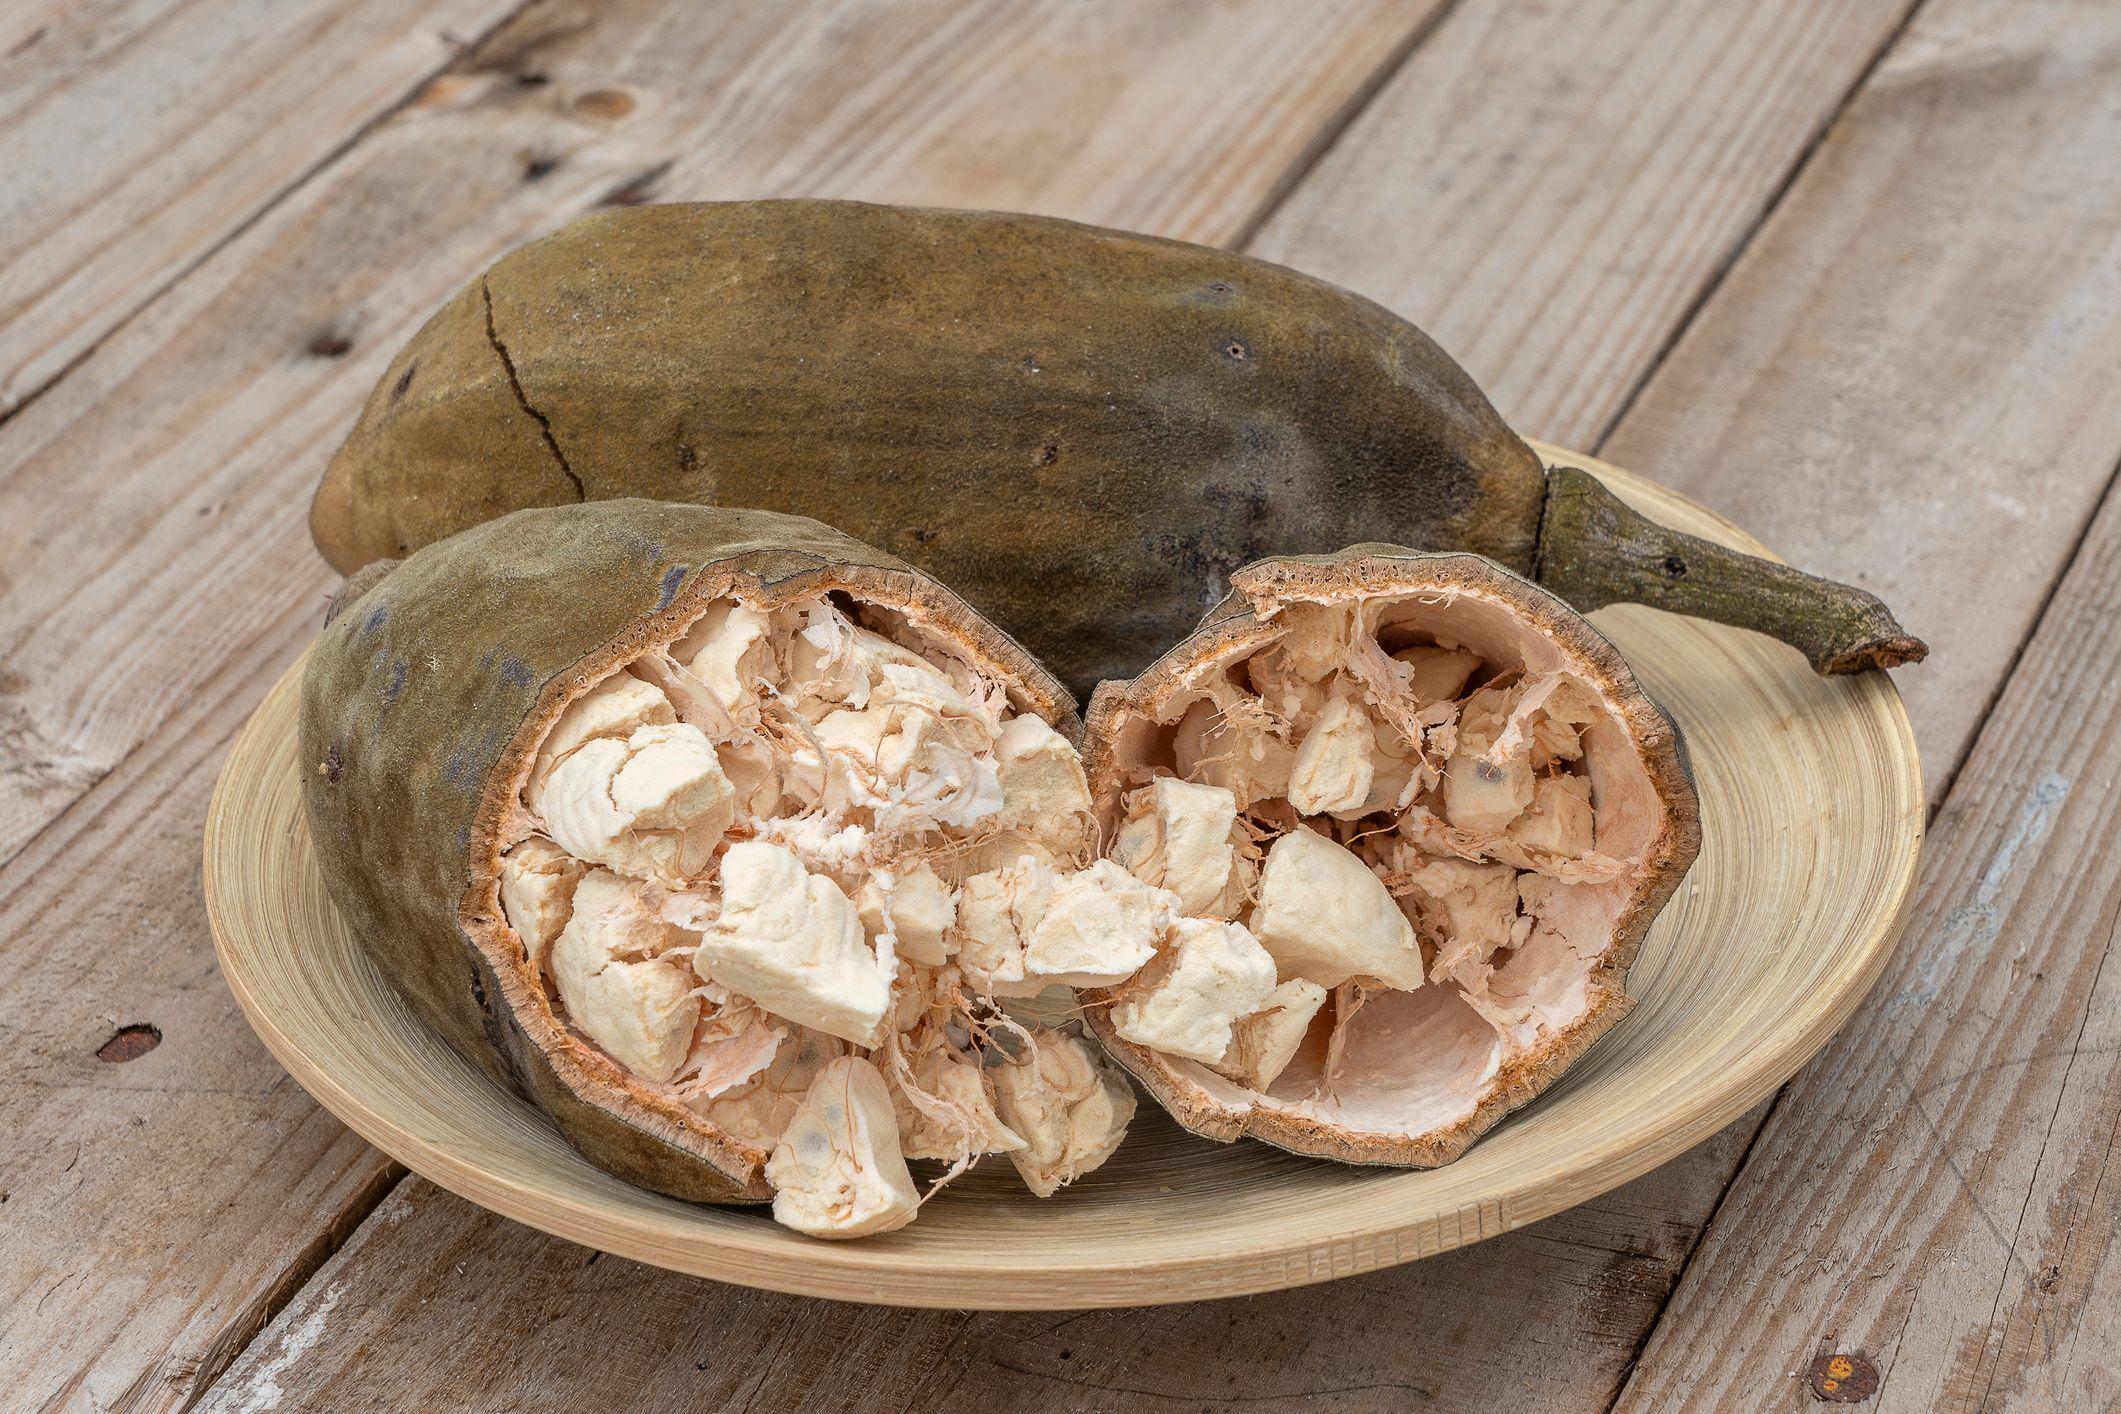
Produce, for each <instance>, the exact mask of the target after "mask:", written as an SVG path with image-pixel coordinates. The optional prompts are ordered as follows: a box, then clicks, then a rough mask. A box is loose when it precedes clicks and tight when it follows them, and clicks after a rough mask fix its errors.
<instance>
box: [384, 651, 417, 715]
mask: <svg viewBox="0 0 2121 1414" xmlns="http://www.w3.org/2000/svg"><path fill="white" fill-rule="evenodd" d="M411 672H412V664H410V663H407V662H405V661H403V660H400V661H398V662H395V663H392V664H391V665H390V681H389V682H387V683H385V684H384V685H383V702H384V705H385V706H388V705H389V704H391V703H393V702H395V701H397V700H398V694H399V693H401V692H403V691H404V690H405V679H406V676H407V675H408V674H410V673H411Z"/></svg>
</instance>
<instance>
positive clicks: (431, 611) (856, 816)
mask: <svg viewBox="0 0 2121 1414" xmlns="http://www.w3.org/2000/svg"><path fill="white" fill-rule="evenodd" d="M1079 735H1080V722H1079V720H1078V719H1077V717H1076V715H1075V711H1074V708H1073V705H1072V703H1071V702H1070V700H1069V699H1068V697H1067V695H1066V693H1065V692H1064V691H1063V689H1062V688H1061V686H1060V684H1059V683H1058V682H1056V681H1055V680H1054V679H1053V678H1052V677H1051V676H1050V675H1048V674H1047V673H1046V671H1045V670H1044V669H1043V668H1041V667H1039V665H1038V664H1037V663H1036V662H1034V661H1033V660H1032V659H1031V658H1030V656H1029V655H1027V654H1026V653H1025V652H1024V651H1023V649H1021V648H1020V647H1018V646H1017V644H1016V643H1015V642H1014V641H1013V640H1011V639H1010V638H1008V637H1007V636H1006V635H1004V634H1002V633H1000V632H998V631H997V630H995V629H994V628H993V627H992V626H991V625H989V624H988V623H987V622H986V621H985V620H984V619H982V618H980V617H979V616H978V615H977V614H975V613H974V612H973V611H972V610H970V609H969V608H967V607H966V605H965V604H964V602H963V601H961V600H960V599H958V598H957V597H956V595H954V594H952V593H951V592H950V591H949V590H947V589H945V588H943V587H942V586H940V585H938V584H937V583H936V582H935V581H933V580H931V579H929V578H928V577H927V576H926V575H923V574H921V573H920V572H918V571H916V570H913V569H911V568H909V567H908V566H906V565H905V564H904V563H902V562H900V561H899V560H897V559H895V558H893V557H892V556H890V555H887V554H884V553H882V552H880V551H878V550H875V549H873V548H871V547H870V546H867V545H864V544H862V543H860V542H859V541H855V540H852V539H850V538H848V537H847V536H845V535H842V534H840V533H839V532H837V531H834V530H831V529H829V528H827V527H825V526H823V525H820V524H818V523H816V522H814V521H808V520H803V519H800V518H798V517H792V516H785V515H776V514H773V513H770V512H764V511H739V510H723V509H715V508H707V507H699V506H680V505H669V504H662V503H655V502H648V501H640V500H615V501H605V502H598V503H595V504H591V505H580V506H569V507H561V508H555V509H547V510H529V511H522V512H518V513H516V514H514V515H510V516H507V517H505V518H502V519H500V520H496V521H492V522H488V523H486V524H484V525H481V526H477V527H475V528H473V529H471V530H468V531H465V532H464V533H462V534H460V535H457V536H454V537H451V538H449V539H446V540H443V541H440V542H437V543H436V544H434V545H431V546H429V547H427V548H425V549H423V550H420V551H418V552H416V553H415V554H413V555H412V556H411V557H410V558H408V559H406V560H405V561H403V562H402V563H399V564H397V565H395V566H394V567H391V568H389V569H388V571H387V572H382V573H375V574H370V575H367V576H364V579H363V582H361V583H357V584H353V585H350V586H349V588H348V590H347V592H346V593H345V594H343V595H342V596H341V600H340V602H339V604H338V606H337V608H336V610H335V614H334V617H333V619H332V621H331V622H330V623H329V625H328V626H327V628H326V630H325V632H324V634H323V636H322V637H321V638H320V640H319V641H318V643H317V645H316V647H315V649H314V650H313V652H312V655H311V658H310V662H309V665H308V668H307V669H306V676H305V679H304V683H303V702H302V750H303V752H304V755H305V759H306V760H307V761H308V762H309V763H310V767H311V769H310V770H309V771H308V772H307V775H306V779H305V795H306V807H307V812H308V816H309V821H310V826H311V830H312V832H313V835H314V837H315V841H316V846H317V853H318V859H319V862H320V866H321V868H322V871H323V875H324V879H325V882H326V884H327V886H328V888H329V890H330V893H331V896H332V898H333V900H334V901H335V902H336V904H337V905H338V907H339V909H340V911H341V913H342V914H343V916H344V917H345V919H346V921H347V923H348V924H349V926H350V927H351V929H352V931H353V932H354V933H355V935H356V936H357V937H358V938H359V939H360V941H361V942H362V943H363V945H365V946H366V947H367V948H368V950H369V951H370V952H371V953H372V954H373V956H374V958H375V960H376V963H377V965H378V967H379V968H380V969H381V970H382V972H383V974H384V975H385V976H387V977H388V978H389V979H390V980H391V981H392V982H393V983H394V984H395V985H396V986H397V987H398V989H399V990H400V991H401V992H403V993H404V995H405V996H406V998H407V999H408V1000H409V1001H410V1003H411V1004H412V1006H413V1008H414V1009H415V1010H416V1011H417V1012H418V1013H419V1014H420V1016H422V1017H423V1018H424V1019H425V1020H426V1021H427V1022H428V1023H429V1024H430V1025H432V1026H433V1027H434V1028H435V1029H436V1030H437V1031H439V1032H440V1033H441V1035H442V1036H443V1037H444V1038H446V1039H447V1040H448V1041H449V1043H450V1044H451V1045H452V1046H453V1047H455V1048H456V1050H458V1051H459V1052H460V1053H462V1054H463V1055H465V1056H467V1057H469V1058H470V1059H472V1060H473V1061H474V1062H475V1063H477V1064H479V1065H480V1066H482V1067H483V1068H484V1069H485V1070H486V1071H487V1072H488V1073H489V1074H491V1075H493V1076H494V1077H496V1078H497V1079H499V1080H501V1081H503V1082H505V1083H507V1084H509V1085H512V1086H513V1087H515V1088H516V1089H517V1090H519V1091H520V1092H521V1093H522V1094H524V1095H525V1096H526V1097H528V1098H529V1100H530V1101H531V1102H532V1103H534V1104H535V1105H537V1106H538V1107H539V1108H540V1109H542V1110H543V1111H544V1112H545V1113H546V1114H548V1115H549V1116H551V1118H552V1120H553V1122H554V1123H555V1124H556V1125H557V1126H558V1127H559V1129H560V1131H561V1132H562V1133H563V1134H564V1135H565V1136H566V1137H567V1139H568V1140H569V1141H570V1142H571V1143H573V1144H574V1145H575V1147H576V1148H578V1149H579V1150H580V1151H581V1152H582V1153H583V1154H584V1155H586V1156H587V1157H588V1158H589V1159H590V1160H591V1161H593V1162H595V1163H596V1164H598V1165H600V1166H602V1167H604V1168H605V1169H608V1170H609V1171H611V1172H612V1173H615V1174H618V1175H619V1176H621V1177H623V1178H626V1179H629V1180H631V1181H633V1182H636V1183H639V1184H642V1185H644V1186H646V1187H649V1188H653V1189H657V1190H659V1191H661V1192H664V1193H669V1194H673V1195H676V1196H678V1197H681V1198H686V1199H693V1200H699V1201H708V1202H764V1201H769V1200H770V1201H771V1202H772V1204H773V1212H774V1216H775V1217H776V1218H777V1219H779V1220H780V1221H782V1222H784V1223H786V1224H788V1225H789V1226H791V1227H793V1228H796V1229H798V1230H800V1231H803V1232H806V1233H812V1234H815V1235H819V1236H826V1237H854V1236H862V1235H866V1234H872V1233H880V1232H886V1231H889V1230H891V1229H892V1228H895V1227H897V1226H900V1225H902V1224H903V1223H905V1222H907V1221H909V1220H911V1219H912V1218H913V1216H914V1214H915V1212H916V1210H917V1208H918V1206H919V1203H920V1191H919V1189H918V1188H917V1186H916V1183H915V1179H914V1171H913V1170H911V1169H909V1167H908V1161H909V1160H913V1161H915V1162H923V1161H926V1162H932V1163H934V1164H935V1165H937V1166H938V1167H937V1171H936V1176H935V1178H934V1181H935V1182H938V1183H940V1182H942V1181H947V1180H948V1179H949V1178H951V1177H953V1176H955V1175H956V1174H957V1173H958V1172H961V1171H962V1170H963V1169H964V1168H965V1167H966V1166H968V1165H969V1164H971V1163H973V1162H974V1161H976V1160H977V1159H979V1158H981V1157H982V1156H985V1155H990V1154H1000V1155H1006V1156H1007V1157H1008V1158H1009V1159H1010V1161H1011V1162H1013V1163H1014V1165H1015V1166H1016V1168H1017V1169H1018V1171H1019V1172H1020V1173H1021V1174H1022V1175H1023V1178H1024V1181H1025V1183H1026V1185H1027V1186H1028V1187H1029V1188H1030V1189H1031V1190H1032V1191H1033V1192H1036V1193H1040V1194H1050V1193H1051V1192H1053V1191H1054V1190H1055V1189H1056V1188H1058V1187H1060V1186H1061V1185H1063V1184H1065V1183H1068V1182H1070V1181H1071V1180H1073V1179H1075V1178H1077V1177H1080V1176H1081V1175H1082V1174H1084V1173H1087V1172H1089V1171H1090V1170H1091V1169H1093V1168H1095V1167H1096V1166H1097V1165H1098V1164H1100V1163H1102V1162H1103V1161H1104V1160H1105V1159H1106V1158H1107V1157H1109V1156H1110V1155H1111V1153H1112V1152H1113V1150H1114V1149H1115V1148H1116V1147H1117V1146H1118V1144H1119V1142H1120V1139H1121V1137H1122V1135H1123V1134H1124V1133H1125V1130H1126V1126H1127V1122H1128V1120H1129V1118H1130V1117H1131V1116H1132V1113H1133V1109H1134V1096H1133V1092H1132V1090H1131V1089H1130V1088H1129V1087H1128V1085H1127V1083H1126V1081H1125V1079H1124V1078H1123V1077H1122V1076H1121V1075H1120V1074H1119V1073H1118V1072H1116V1071H1115V1070H1113V1069H1112V1068H1111V1067H1110V1066H1109V1065H1108V1064H1107V1063H1106V1062H1105V1060H1104V1059H1103V1057H1102V1055H1101V1053H1100V1052H1099V1051H1098V1050H1097V1049H1096V1048H1095V1047H1094V1046H1092V1045H1090V1044H1089V1043H1088V1042H1086V1041H1085V1040H1083V1039H1082V1038H1081V1037H1079V1036H1077V1035H1073V1034H1068V1033H1066V1032H1063V1031H1061V1030H1056V1029H1051V1028H1047V1027H1042V1026H1037V1025H1034V1024H1031V1023H1029V1022H1025V1021H1019V1020H1018V1019H1016V1018H1015V1017H1013V1016H1011V1015H1010V1014H1009V1012H1008V1011H1007V1010H1006V1008H1005V1006H1004V999H1006V998H1014V997H1022V996H1027V995H1029V994H1031V993H1034V992H1037V991H1039V990H1040V989H1042V988H1044V987H1046V986H1048V985H1051V984H1054V983H1060V982H1065V983H1070V984H1080V985H1101V986H1108V985H1116V984H1120V983H1124V982H1125V981H1126V980H1127V979H1128V978H1130V977H1131V976H1132V975H1133V973H1134V972H1135V971H1136V970H1137V969H1139V968H1140V967H1141V966H1142V965H1143V963H1144V962H1146V961H1148V960H1149V959H1150V958H1152V957H1153V956H1155V955H1156V952H1157V949H1158V947H1159V946H1160V942H1161V939H1162V937H1163V935H1164V934H1165V933H1166V932H1168V931H1169V929H1170V928H1171V927H1172V926H1173V925H1174V924H1175V923H1176V920H1177V917H1178V904H1177V901H1176V900H1175V899H1174V898H1173V897H1172V896H1171V895H1170V894H1169V893H1168V892H1166V891H1164V890H1162V889H1159V888H1153V887H1151V886H1149V885H1147V884H1145V883H1143V882H1142V881H1141V880H1139V879H1138V878H1136V877H1135V876H1134V875H1132V874H1130V873H1128V872H1126V871H1125V870H1123V869H1120V868H1119V867H1118V866H1116V865H1114V864H1112V863H1110V862H1108V861H1103V860H1097V859H1094V857H1093V856H1094V854H1095V845H1094V839H1095V835H1094V829H1093V826H1092V823H1091V812H1090V800H1089V794H1088V788H1087V783H1086V781H1085V777H1084V774H1083V768H1082V764H1081V759H1080V757H1079V756H1078V754H1077V747H1076V742H1077V740H1078V739H1079Z"/></svg>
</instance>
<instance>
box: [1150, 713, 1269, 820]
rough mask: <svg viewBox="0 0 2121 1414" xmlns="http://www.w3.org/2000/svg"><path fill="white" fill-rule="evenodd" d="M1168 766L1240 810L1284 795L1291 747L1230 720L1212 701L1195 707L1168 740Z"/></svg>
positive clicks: (1256, 727)
mask: <svg viewBox="0 0 2121 1414" xmlns="http://www.w3.org/2000/svg"><path fill="white" fill-rule="evenodd" d="M1172 753H1173V764H1174V765H1175V766H1176V767H1177V770H1178V774H1179V775H1180V776H1181V777H1183V778H1184V779H1186V780H1189V781H1197V782H1199V783H1200V784H1202V785H1210V786H1221V787H1222V788H1223V789H1225V790H1227V791H1229V792H1230V794H1231V795H1233V796H1235V797H1236V798H1237V808H1238V809H1240V810H1243V809H1246V808H1247V807H1249V806H1251V805H1252V804H1253V802H1255V801H1260V800H1265V799H1268V798H1270V797H1272V796H1277V795H1286V794H1287V793H1288V789H1289V773H1290V771H1292V770H1293V769H1295V766H1296V748H1295V747H1293V746H1291V745H1289V743H1288V742H1286V741H1283V740H1282V739H1281V738H1280V737H1278V736H1276V735H1274V734H1273V733H1272V732H1271V731H1269V730H1267V728H1266V727H1264V726H1262V725H1257V724H1254V723H1250V722H1239V721H1235V720H1232V719H1231V718H1230V717H1229V716H1228V714H1227V713H1226V712H1225V711H1224V710H1223V709H1221V708H1219V707H1217V706H1216V704H1214V703H1213V702H1206V701H1202V702H1196V703H1194V704H1193V705H1192V706H1191V707H1190V708H1188V709H1187V710H1186V715H1185V716H1184V717H1182V718H1180V719H1179V723H1178V730H1177V731H1176V732H1175V733H1174V734H1173V736H1172Z"/></svg>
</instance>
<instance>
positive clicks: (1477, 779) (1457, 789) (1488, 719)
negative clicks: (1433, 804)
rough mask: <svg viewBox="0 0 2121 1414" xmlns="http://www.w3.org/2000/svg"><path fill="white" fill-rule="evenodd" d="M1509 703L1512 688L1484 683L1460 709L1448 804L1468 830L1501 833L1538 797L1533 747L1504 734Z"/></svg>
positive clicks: (1448, 814) (1449, 815)
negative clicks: (1534, 788) (1534, 784)
mask: <svg viewBox="0 0 2121 1414" xmlns="http://www.w3.org/2000/svg"><path fill="white" fill-rule="evenodd" d="M1509 706H1510V693H1509V691H1508V690H1507V689H1504V688H1497V687H1484V688H1482V689H1481V690H1480V691H1478V692H1476V693H1474V694H1473V695H1472V696H1471V697H1469V698H1467V699H1466V706H1465V710H1464V712H1462V713H1461V714H1460V715H1459V719H1458V743H1457V750H1455V751H1453V752H1452V753H1451V760H1450V764H1449V765H1447V766H1445V767H1444V773H1443V809H1444V816H1445V818H1446V819H1448V820H1449V821H1450V822H1451V823H1452V824H1454V825H1456V826H1458V827H1459V828H1460V829H1462V830H1472V831H1475V832H1476V833H1480V834H1499V833H1501V832H1502V831H1503V830H1504V829H1505V828H1507V827H1508V825H1509V823H1510V822H1511V821H1512V820H1515V819H1516V818H1517V817H1518V816H1519V815H1522V814H1523V813H1524V811H1525V807H1526V806H1528V805H1530V804H1531V803H1532V759H1531V753H1530V752H1529V751H1527V750H1526V749H1525V746H1524V743H1523V742H1522V741H1521V740H1519V741H1515V742H1505V741H1504V740H1503V733H1504V729H1505V727H1506V726H1507V725H1508V722H1509ZM1498 748H1499V749H1498Z"/></svg>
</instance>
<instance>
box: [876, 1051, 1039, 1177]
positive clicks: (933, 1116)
mask: <svg viewBox="0 0 2121 1414" xmlns="http://www.w3.org/2000/svg"><path fill="white" fill-rule="evenodd" d="M911 1069H912V1072H913V1080H912V1083H913V1084H914V1085H915V1086H917V1087H918V1088H919V1090H920V1092H921V1093H920V1095H918V1096H912V1095H909V1094H908V1093H907V1085H906V1082H905V1081H904V1080H903V1079H900V1080H899V1081H898V1083H897V1084H896V1085H894V1086H893V1088H892V1096H891V1098H892V1103H893V1104H894V1105H895V1106H896V1108H897V1114H898V1130H899V1147H900V1149H901V1150H902V1151H903V1152H904V1153H905V1155H906V1157H907V1158H909V1159H948V1160H952V1161H955V1160H957V1159H960V1158H963V1157H965V1156H967V1155H972V1154H1006V1153H1008V1152H1010V1151H1011V1150H1014V1149H1021V1148H1023V1147H1024V1141H1023V1140H1022V1139H1021V1138H1019V1137H1018V1136H1017V1134H1016V1132H1015V1131H1014V1130H1012V1129H1010V1128H1009V1126H1008V1125H1006V1124H1003V1123H1002V1120H1001V1116H1000V1115H998V1114H996V1113H995V1111H994V1098H993V1096H991V1095H989V1094H988V1093H987V1082H986V1079H985V1077H984V1075H983V1073H982V1072H981V1070H980V1066H979V1062H977V1061H976V1060H970V1059H967V1058H966V1057H964V1056H960V1055H956V1054H954V1053H952V1052H951V1051H950V1050H948V1049H946V1048H944V1047H937V1048H936V1049H934V1050H931V1051H928V1052H925V1053H924V1054H922V1055H921V1056H919V1057H918V1058H917V1059H915V1060H914V1061H913V1062H912V1063H911Z"/></svg>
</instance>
